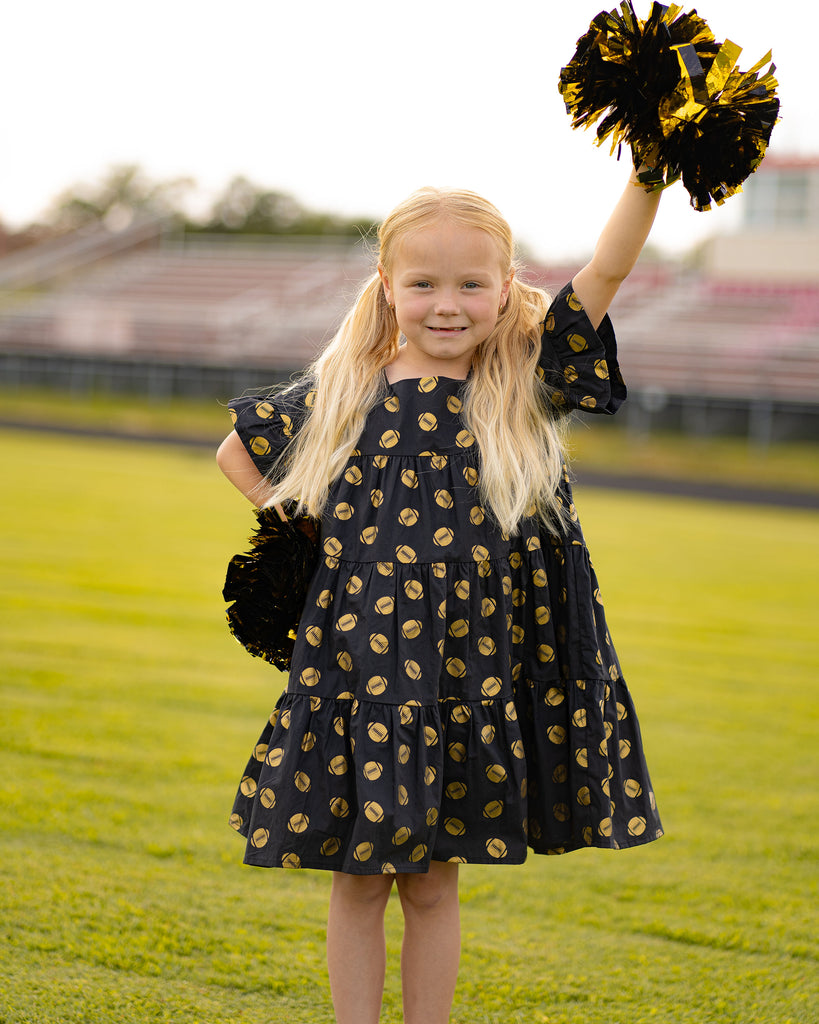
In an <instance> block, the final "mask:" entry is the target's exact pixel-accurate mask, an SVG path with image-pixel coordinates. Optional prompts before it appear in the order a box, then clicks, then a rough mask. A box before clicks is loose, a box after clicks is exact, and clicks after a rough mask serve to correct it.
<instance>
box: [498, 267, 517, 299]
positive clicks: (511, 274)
mask: <svg viewBox="0 0 819 1024" xmlns="http://www.w3.org/2000/svg"><path fill="white" fill-rule="evenodd" d="M514 276H515V269H514V267H513V268H512V269H511V270H510V271H509V277H507V278H506V280H505V281H504V282H503V287H502V288H501V297H500V304H501V309H502V308H503V307H504V306H505V305H506V301H507V299H508V298H509V289H510V288H511V287H512V278H513V277H514Z"/></svg>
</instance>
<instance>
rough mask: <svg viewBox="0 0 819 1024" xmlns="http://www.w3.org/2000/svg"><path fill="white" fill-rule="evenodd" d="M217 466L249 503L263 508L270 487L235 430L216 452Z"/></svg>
mask: <svg viewBox="0 0 819 1024" xmlns="http://www.w3.org/2000/svg"><path fill="white" fill-rule="evenodd" d="M216 464H217V465H218V467H219V469H221V470H222V472H223V473H224V474H225V476H226V477H227V478H228V480H230V482H231V483H232V484H233V486H234V487H237V488H238V489H239V490H240V491H241V492H242V494H244V496H245V497H246V498H247V499H248V501H252V502H253V504H254V505H255V506H256V507H257V508H261V506H262V505H263V504H264V502H265V496H266V495H267V494H269V493H270V486H269V484H268V483H267V481H266V480H265V478H264V477H263V476H262V474H261V473H260V472H259V471H258V469H257V468H256V466H255V464H254V462H253V459H251V457H250V456H249V455H248V453H247V449H246V448H245V446H244V445H243V444H242V439H241V438H240V437H239V435H238V434H237V433H236V431H235V430H231V432H230V433H229V434H228V436H227V437H226V438H225V439H224V441H223V442H222V443H221V444H220V445H219V450H218V451H217V452H216Z"/></svg>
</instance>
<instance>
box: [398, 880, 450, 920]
mask: <svg viewBox="0 0 819 1024" xmlns="http://www.w3.org/2000/svg"><path fill="white" fill-rule="evenodd" d="M397 884H398V892H399V894H400V896H401V903H402V905H403V906H404V907H405V908H407V907H409V908H411V909H412V910H415V911H420V912H422V913H423V912H424V911H430V910H435V909H436V908H438V907H440V906H441V905H443V904H446V903H447V902H449V901H451V900H452V899H455V900H457V898H458V875H457V871H449V872H448V871H431V872H429V873H428V874H417V875H415V874H412V875H410V874H407V875H399V876H398V882H397Z"/></svg>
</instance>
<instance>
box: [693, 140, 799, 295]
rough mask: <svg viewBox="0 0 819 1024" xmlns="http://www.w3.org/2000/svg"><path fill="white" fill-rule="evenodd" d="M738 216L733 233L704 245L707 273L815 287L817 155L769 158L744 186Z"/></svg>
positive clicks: (704, 265) (717, 275) (771, 156)
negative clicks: (741, 213) (738, 221)
mask: <svg viewBox="0 0 819 1024" xmlns="http://www.w3.org/2000/svg"><path fill="white" fill-rule="evenodd" d="M742 212H743V217H742V223H741V225H740V228H739V230H738V231H736V232H734V233H732V234H725V235H720V236H718V237H716V238H713V239H711V240H710V242H708V243H707V245H706V246H705V247H704V250H703V269H704V270H705V271H707V273H708V274H710V275H712V276H714V277H720V278H731V279H733V280H736V279H738V278H742V279H744V280H746V281H753V282H790V283H792V284H800V283H803V282H805V283H811V282H813V283H819V157H797V156H794V157H785V156H779V157H777V156H775V155H770V156H768V157H767V158H766V159H765V160H764V161H763V162H762V164H761V165H760V167H759V170H758V171H757V172H756V173H755V174H752V175H751V177H750V178H749V179H748V180H747V181H746V183H745V185H744V199H743V206H742Z"/></svg>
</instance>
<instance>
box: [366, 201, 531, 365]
mask: <svg viewBox="0 0 819 1024" xmlns="http://www.w3.org/2000/svg"><path fill="white" fill-rule="evenodd" d="M379 273H380V274H381V279H382V281H383V284H384V294H385V295H386V297H387V301H388V302H389V303H391V304H392V305H394V306H395V315H396V318H397V320H398V326H399V328H400V330H401V332H402V334H403V335H404V337H405V338H406V344H405V345H403V346H402V347H401V349H400V351H399V354H398V356H397V357H396V359H395V361H394V362H393V363H392V365H391V367H390V370H388V376H389V378H390V380H400V379H401V378H403V377H436V376H440V377H454V378H465V377H466V376H467V375H468V373H469V369H470V367H471V365H472V353H473V352H474V351H475V349H476V348H477V347H478V345H480V344H481V343H482V342H483V341H485V340H486V339H487V338H488V337H489V335H490V333H491V332H492V331H493V330H494V328H495V324H496V323H497V320H498V312H499V310H500V309H501V307H502V306H504V305H505V303H506V299H507V296H508V295H509V287H510V285H511V283H512V276H513V273H514V271H511V270H508V269H507V270H504V268H503V267H502V266H501V257H500V252H499V251H498V246H497V244H496V243H495V241H494V240H493V238H492V236H491V235H489V234H488V233H487V232H486V231H482V230H481V229H480V228H471V227H466V226H464V225H461V224H457V223H455V222H453V221H450V220H443V221H441V222H440V223H438V224H435V225H432V226H430V227H427V228H420V229H419V230H418V231H415V232H413V233H412V234H411V235H409V236H408V237H407V238H406V239H404V241H403V242H401V244H400V245H399V246H398V249H397V252H396V254H395V260H394V263H393V266H392V272H391V273H390V274H389V275H387V274H386V272H385V271H384V269H383V268H381V267H379Z"/></svg>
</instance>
